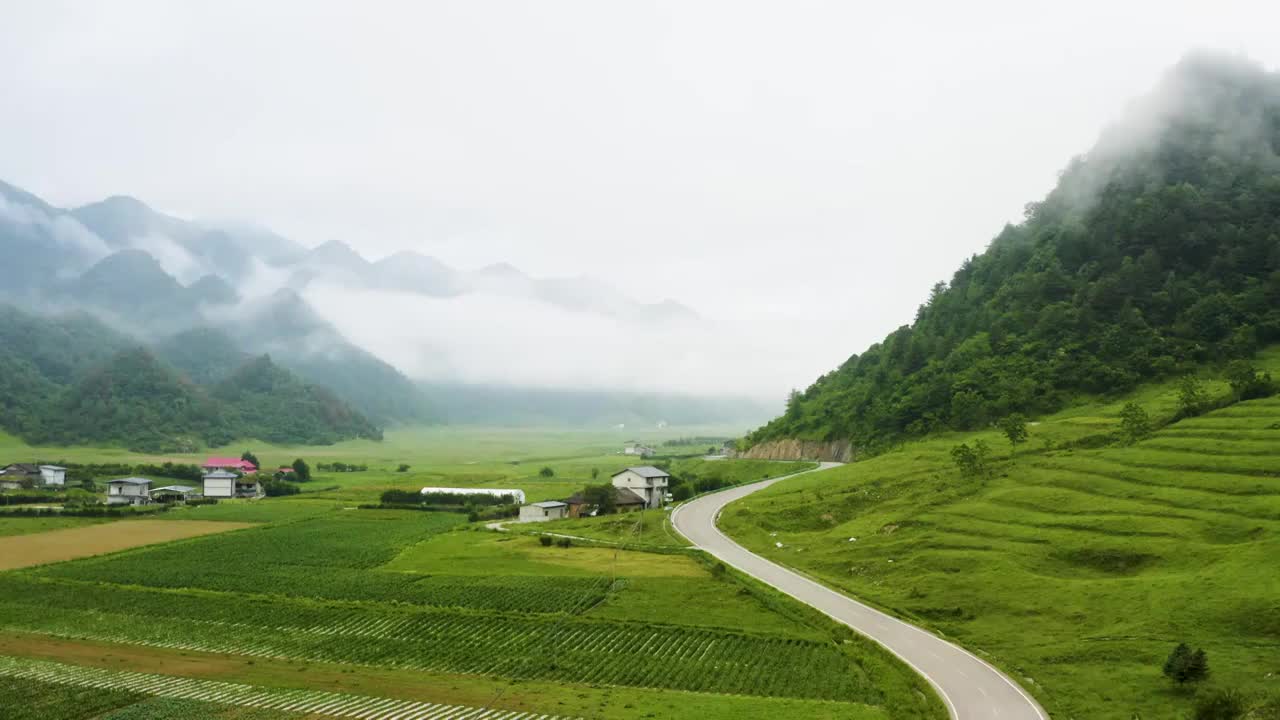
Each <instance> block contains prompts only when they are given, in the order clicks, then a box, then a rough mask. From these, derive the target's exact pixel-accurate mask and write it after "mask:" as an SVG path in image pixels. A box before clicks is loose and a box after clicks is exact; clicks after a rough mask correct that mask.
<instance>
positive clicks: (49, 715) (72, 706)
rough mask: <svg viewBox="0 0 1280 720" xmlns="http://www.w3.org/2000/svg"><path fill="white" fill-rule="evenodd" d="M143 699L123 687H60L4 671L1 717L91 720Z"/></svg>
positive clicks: (0, 691) (0, 678)
mask: <svg viewBox="0 0 1280 720" xmlns="http://www.w3.org/2000/svg"><path fill="white" fill-rule="evenodd" d="M0 661H3V658H0ZM143 697H145V696H143V695H141V694H139V693H134V692H130V691H128V690H126V689H123V688H118V689H106V688H90V687H84V686H78V685H58V684H55V683H48V682H40V681H36V680H29V679H23V678H15V677H8V676H6V675H5V673H4V672H2V671H0V717H2V718H4V720H87V719H88V718H96V717H101V716H102V715H103V714H104V713H107V712H109V711H111V710H114V709H116V708H120V707H124V706H126V705H130V704H132V703H135V702H137V701H138V700H139V699H142V698H143Z"/></svg>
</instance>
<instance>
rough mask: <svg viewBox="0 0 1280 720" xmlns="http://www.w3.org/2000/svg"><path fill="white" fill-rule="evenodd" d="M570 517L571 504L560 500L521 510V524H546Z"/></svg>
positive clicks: (532, 505)
mask: <svg viewBox="0 0 1280 720" xmlns="http://www.w3.org/2000/svg"><path fill="white" fill-rule="evenodd" d="M568 516H569V504H568V503H564V502H560V501H559V500H543V501H542V502H536V503H531V504H529V505H524V506H522V507H521V508H520V522H546V521H548V520H560V519H561V518H565V517H568Z"/></svg>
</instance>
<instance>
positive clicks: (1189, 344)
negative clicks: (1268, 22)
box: [750, 57, 1280, 450]
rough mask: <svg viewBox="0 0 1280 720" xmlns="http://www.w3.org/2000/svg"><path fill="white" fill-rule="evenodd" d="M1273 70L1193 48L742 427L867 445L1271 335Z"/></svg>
mask: <svg viewBox="0 0 1280 720" xmlns="http://www.w3.org/2000/svg"><path fill="white" fill-rule="evenodd" d="M1278 153H1280V77H1278V76H1277V75H1274V74H1268V73H1266V72H1264V71H1263V70H1261V69H1260V68H1258V67H1255V66H1252V65H1250V64H1247V63H1244V62H1243V61H1235V60H1224V59H1222V58H1212V57H1191V58H1189V59H1187V60H1185V61H1183V62H1182V63H1181V64H1180V65H1178V66H1177V67H1176V68H1174V70H1173V71H1172V72H1171V73H1170V74H1169V75H1168V76H1167V77H1166V78H1165V80H1164V81H1163V83H1162V84H1161V86H1160V87H1159V88H1158V89H1157V90H1156V92H1155V93H1154V94H1153V95H1152V96H1151V97H1149V98H1147V99H1146V101H1145V102H1144V103H1141V104H1140V105H1139V106H1138V107H1136V108H1135V109H1134V111H1133V114H1132V116H1131V117H1129V118H1127V119H1126V120H1125V122H1123V123H1121V124H1120V125H1118V126H1116V127H1115V128H1113V129H1112V130H1110V131H1108V132H1107V133H1106V134H1104V136H1103V138H1102V139H1101V141H1100V142H1099V143H1098V145H1097V147H1095V148H1094V149H1093V150H1092V151H1091V152H1089V153H1088V154H1087V155H1085V156H1083V157H1080V158H1077V159H1076V160H1075V161H1073V162H1072V163H1071V164H1070V166H1069V167H1068V168H1067V169H1066V170H1065V171H1064V172H1063V173H1062V176H1061V179H1060V182H1059V183H1058V186H1057V187H1056V188H1055V189H1054V190H1053V191H1052V192H1050V193H1049V195H1048V196H1047V197H1046V198H1045V199H1044V200H1043V201H1041V202H1038V203H1032V204H1030V205H1028V207H1027V212H1026V219H1025V221H1024V222H1023V223H1021V224H1019V225H1016V226H1008V227H1006V228H1005V229H1004V230H1003V231H1002V232H1001V233H1000V234H999V235H998V236H997V237H996V238H995V239H994V240H993V241H992V243H991V244H990V246H989V247H988V248H987V250H986V251H985V252H984V253H982V254H980V255H977V256H974V257H972V258H971V259H969V260H968V261H967V262H965V263H964V265H963V266H962V267H961V268H960V269H959V270H958V271H957V272H956V273H955V275H954V276H953V277H952V279H951V281H950V282H949V283H939V284H938V285H937V286H935V287H934V289H933V292H932V293H931V295H930V297H929V299H928V302H927V303H926V304H925V305H923V306H922V307H921V308H920V309H919V311H918V313H917V315H916V318H915V321H914V323H912V324H911V325H909V326H904V327H901V328H899V329H898V330H896V331H895V332H893V333H891V334H890V335H889V336H888V337H887V338H885V340H884V341H883V342H882V343H879V344H876V345H873V346H872V347H870V348H868V349H867V350H866V351H865V352H863V353H861V354H859V355H854V356H853V357H851V358H849V359H848V360H847V361H846V362H845V363H844V364H843V365H841V366H840V367H839V368H837V369H836V370H834V371H833V372H830V373H828V374H826V375H824V376H823V377H821V378H819V379H818V381H817V382H815V383H814V384H813V385H812V386H811V387H809V388H808V389H807V390H805V391H804V392H803V393H795V394H793V396H792V397H791V398H790V399H789V402H788V406H787V410H786V413H785V414H784V415H783V416H782V417H779V418H777V419H775V420H774V421H773V422H771V423H769V424H768V425H766V426H765V427H763V428H761V429H759V430H757V431H756V432H755V433H753V434H752V435H751V437H750V440H751V441H752V442H753V443H759V442H763V441H767V440H772V439H778V438H804V439H836V438H839V439H850V440H852V441H853V442H854V444H855V445H856V446H858V447H860V448H863V449H868V450H875V449H876V448H877V447H878V446H882V445H883V444H885V443H886V442H891V441H893V440H895V439H898V438H901V437H903V436H911V435H922V434H925V433H928V432H930V431H932V430H935V429H944V428H952V429H972V428H978V427H982V426H985V425H986V424H987V423H989V422H990V421H991V420H993V419H996V418H999V417H1001V416H1004V415H1006V414H1008V413H1011V412H1014V411H1021V412H1029V413H1042V412H1047V411H1052V410H1055V409H1057V408H1059V407H1061V406H1062V405H1063V404H1064V403H1065V402H1066V401H1068V400H1069V399H1070V398H1071V397H1073V396H1074V395H1077V394H1081V393H1090V394H1094V393H1097V394H1113V393H1118V392H1122V391H1126V390H1129V389H1131V388H1133V387H1134V386H1135V385H1136V384H1137V383H1138V382H1139V381H1141V380H1143V379H1146V378H1153V377H1159V376H1168V375H1172V374H1176V373H1180V372H1184V371H1186V370H1187V369H1189V368H1191V367H1194V366H1196V365H1199V364H1203V363H1214V362H1223V361H1227V360H1230V359H1233V358H1249V357H1251V356H1252V355H1253V353H1254V352H1255V350H1256V349H1257V348H1258V347H1259V345H1260V344H1265V343H1269V342H1275V341H1277V340H1280V157H1278Z"/></svg>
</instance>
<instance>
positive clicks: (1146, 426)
mask: <svg viewBox="0 0 1280 720" xmlns="http://www.w3.org/2000/svg"><path fill="white" fill-rule="evenodd" d="M1150 432H1151V418H1150V417H1149V416H1148V415H1147V411H1146V410H1144V409H1143V408H1142V406H1141V405H1139V404H1138V403H1136V402H1127V403H1125V405H1124V407H1123V408H1122V409H1121V410H1120V435H1121V437H1123V438H1124V441H1125V443H1126V444H1129V445H1132V444H1133V443H1135V442H1137V441H1139V440H1141V439H1142V438H1144V437H1146V436H1147V435H1148V434H1149V433H1150Z"/></svg>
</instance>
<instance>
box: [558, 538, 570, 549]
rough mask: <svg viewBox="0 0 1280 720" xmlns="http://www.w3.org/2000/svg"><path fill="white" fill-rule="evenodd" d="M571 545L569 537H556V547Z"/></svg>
mask: <svg viewBox="0 0 1280 720" xmlns="http://www.w3.org/2000/svg"><path fill="white" fill-rule="evenodd" d="M571 545H573V541H572V540H570V539H569V538H566V537H562V538H556V546H557V547H562V548H567V547H569V546H571Z"/></svg>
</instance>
